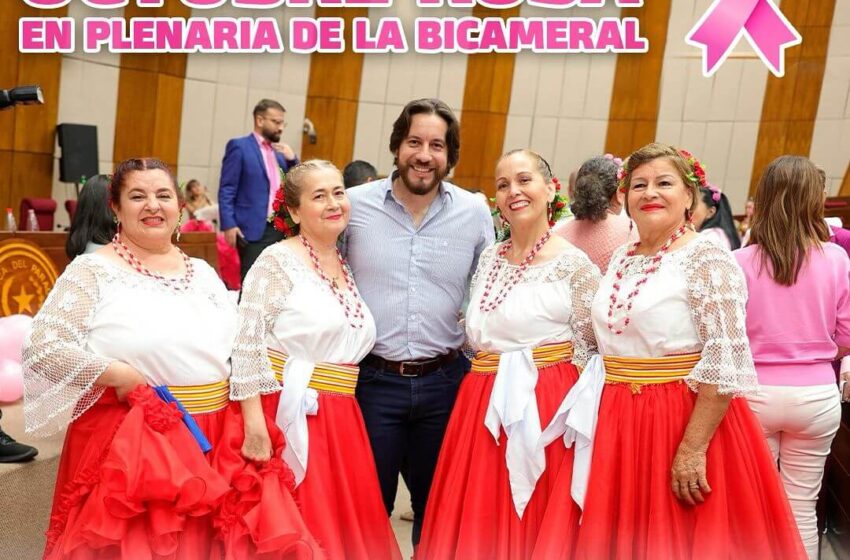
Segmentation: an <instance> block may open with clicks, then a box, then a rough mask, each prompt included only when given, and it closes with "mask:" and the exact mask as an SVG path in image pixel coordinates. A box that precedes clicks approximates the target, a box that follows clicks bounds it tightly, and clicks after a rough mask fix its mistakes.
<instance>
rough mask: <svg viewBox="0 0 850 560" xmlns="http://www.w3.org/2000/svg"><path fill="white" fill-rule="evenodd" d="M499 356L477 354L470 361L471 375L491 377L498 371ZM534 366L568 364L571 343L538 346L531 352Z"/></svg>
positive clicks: (494, 354) (484, 353)
mask: <svg viewBox="0 0 850 560" xmlns="http://www.w3.org/2000/svg"><path fill="white" fill-rule="evenodd" d="M500 356H501V354H496V353H493V352H478V353H477V354H475V358H473V360H472V373H477V374H480V375H492V374H494V373H496V372H497V371H499V359H500ZM532 356H533V357H534V365H535V366H537V367H538V368H542V367H546V366H551V365H554V364H557V363H561V362H569V361H570V360H572V359H573V343H572V342H553V343H552V344H544V345H543V346H538V347H537V348H535V349H534V350H533V351H532Z"/></svg>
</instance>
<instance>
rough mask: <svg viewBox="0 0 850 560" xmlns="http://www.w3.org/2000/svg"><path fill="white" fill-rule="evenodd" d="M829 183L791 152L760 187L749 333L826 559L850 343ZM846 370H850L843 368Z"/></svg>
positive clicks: (801, 525)
mask: <svg viewBox="0 0 850 560" xmlns="http://www.w3.org/2000/svg"><path fill="white" fill-rule="evenodd" d="M823 199H824V184H823V182H822V180H821V179H820V177H819V175H818V170H817V168H816V167H815V165H814V164H813V163H812V162H811V161H809V160H808V159H806V158H804V157H800V156H782V157H779V158H777V159H775V160H774V161H773V162H772V163H771V164H770V165H768V166H767V169H765V171H764V175H762V177H761V180H760V181H759V184H758V187H757V189H756V205H755V213H754V215H753V224H752V230H751V232H752V234H751V238H750V239H751V241H750V244H749V245H748V246H747V247H745V248H744V249H741V250H740V251H736V252H735V254H734V255H735V258H736V259H737V260H738V264H740V265H741V268H742V269H743V270H744V276H745V277H746V279H747V286H748V288H749V294H750V297H749V299H748V300H747V336H748V337H749V339H750V346H751V348H752V350H753V359H754V361H755V366H756V373H757V374H758V381H759V391H758V393H756V394H755V395H753V396H751V397H750V408H752V409H753V412H755V413H756V416H758V418H759V420H760V421H761V426H762V428H763V430H764V433H765V436H766V437H767V442H768V445H769V446H770V449H771V451H772V452H773V458H774V460H775V461H777V462H778V465H779V474H780V477H781V478H782V482H783V484H784V485H785V491H786V493H787V494H788V499H789V500H790V501H791V509H792V511H793V513H794V518H795V519H796V521H797V527H798V529H799V530H800V534H801V536H802V538H803V544H804V545H805V547H806V551H807V553H808V554H809V557H810V558H817V555H818V535H817V516H816V512H815V504H816V502H817V497H818V492H819V491H820V487H821V479H822V478H823V471H824V463H825V461H826V457H827V455H829V450H830V446H831V444H832V440H833V438H834V437H835V434H836V432H837V430H838V426H839V422H840V420H841V405H840V404H839V394H838V389H837V387H836V385H835V373H834V371H833V369H832V361H833V360H835V359H836V357H837V356H840V355H841V354H845V353H847V349H848V347H850V283H848V281H847V280H848V277H850V262H848V260H847V254H846V253H845V252H844V251H843V250H842V249H841V248H840V247H838V246H836V245H834V244H832V243H828V240H829V238H830V228H829V226H828V225H827V224H826V222H825V221H824V217H823ZM843 375H846V374H843Z"/></svg>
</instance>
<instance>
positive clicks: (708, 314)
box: [685, 240, 758, 396]
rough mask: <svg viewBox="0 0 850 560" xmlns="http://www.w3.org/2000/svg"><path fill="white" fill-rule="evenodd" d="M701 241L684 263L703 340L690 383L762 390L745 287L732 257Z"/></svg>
mask: <svg viewBox="0 0 850 560" xmlns="http://www.w3.org/2000/svg"><path fill="white" fill-rule="evenodd" d="M694 243H699V245H698V246H696V247H695V248H694V250H693V253H692V255H691V256H690V258H689V259H688V260H687V261H686V265H685V276H686V278H687V282H688V300H689V301H688V304H689V306H690V309H691V318H692V319H693V322H694V325H695V327H696V330H697V334H698V336H699V339H700V340H701V341H702V344H703V348H702V358H700V361H699V362H698V363H697V365H696V366H695V367H694V369H693V371H692V372H691V373H690V375H689V376H688V378H687V379H686V381H687V382H688V385H690V387H691V389H693V390H695V391H696V390H697V389H698V386H699V384H700V383H706V384H709V385H717V390H718V392H719V393H723V394H732V395H735V396H741V395H746V394H748V393H752V392H754V391H756V390H757V389H758V379H757V377H756V371H755V366H754V365H753V357H752V353H751V352H750V342H749V339H748V338H747V321H746V304H747V284H746V281H745V279H744V274H743V273H742V272H741V269H740V268H739V267H738V264H737V263H736V262H735V260H734V258H733V257H732V255H731V253H729V252H728V251H725V250H724V249H722V248H721V247H718V246H716V245H714V244H713V243H710V242H704V241H703V242H701V241H699V240H697V241H694Z"/></svg>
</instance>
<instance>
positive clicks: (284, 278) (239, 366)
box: [230, 250, 292, 401]
mask: <svg viewBox="0 0 850 560" xmlns="http://www.w3.org/2000/svg"><path fill="white" fill-rule="evenodd" d="M272 251H273V250H267V251H266V252H264V253H263V254H262V255H260V257H259V258H258V259H257V261H256V262H255V263H254V265H253V266H252V267H251V270H250V271H249V272H248V275H247V276H246V277H245V284H244V286H243V287H242V299H241V300H240V301H239V321H238V326H237V330H236V341H235V342H234V345H233V354H232V356H231V367H232V372H231V375H230V398H231V400H234V401H241V400H245V399H248V398H250V397H253V396H256V395H259V394H267V393H274V392H275V391H279V390H280V383H278V382H277V380H276V379H275V376H274V372H273V371H272V368H271V362H269V358H268V354H267V352H266V347H267V344H266V337H267V336H268V335H269V333H271V332H272V329H273V328H274V323H275V321H276V320H277V317H278V315H280V312H281V310H282V309H283V306H284V304H285V303H286V298H287V297H288V296H289V294H290V292H292V281H291V280H290V278H289V275H288V274H287V273H286V270H285V267H284V265H283V263H282V262H281V261H280V260H279V258H278V257H277V256H276V254H275V253H274V252H272Z"/></svg>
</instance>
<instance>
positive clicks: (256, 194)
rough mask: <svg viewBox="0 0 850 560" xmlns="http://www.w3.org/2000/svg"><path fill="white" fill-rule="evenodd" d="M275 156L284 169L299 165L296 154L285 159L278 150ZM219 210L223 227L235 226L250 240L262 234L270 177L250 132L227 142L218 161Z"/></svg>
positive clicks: (267, 205) (267, 206)
mask: <svg viewBox="0 0 850 560" xmlns="http://www.w3.org/2000/svg"><path fill="white" fill-rule="evenodd" d="M275 157H276V158H277V163H278V165H280V167H281V168H282V169H283V170H284V172H286V171H288V170H289V168H290V167H293V166H295V165H298V158H297V157H296V158H295V159H294V160H291V161H287V160H286V159H284V157H283V155H282V154H280V153H278V152H275ZM218 210H219V213H220V221H221V229H222V230H226V229H230V228H232V227H236V226H238V227H239V229H240V230H242V235H244V236H245V240H246V241H251V242H253V241H259V240H260V238H261V237H262V236H263V232H264V231H265V228H266V222H267V220H268V211H269V176H268V173H267V172H266V164H265V160H263V154H262V152H261V151H260V146H259V145H258V144H257V140H256V138H254V134H253V133H251V134H249V135H248V136H243V137H241V138H233V139H232V140H230V141H228V142H227V147H226V148H225V149H224V159H223V160H222V161H221V181H220V182H219V187H218Z"/></svg>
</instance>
